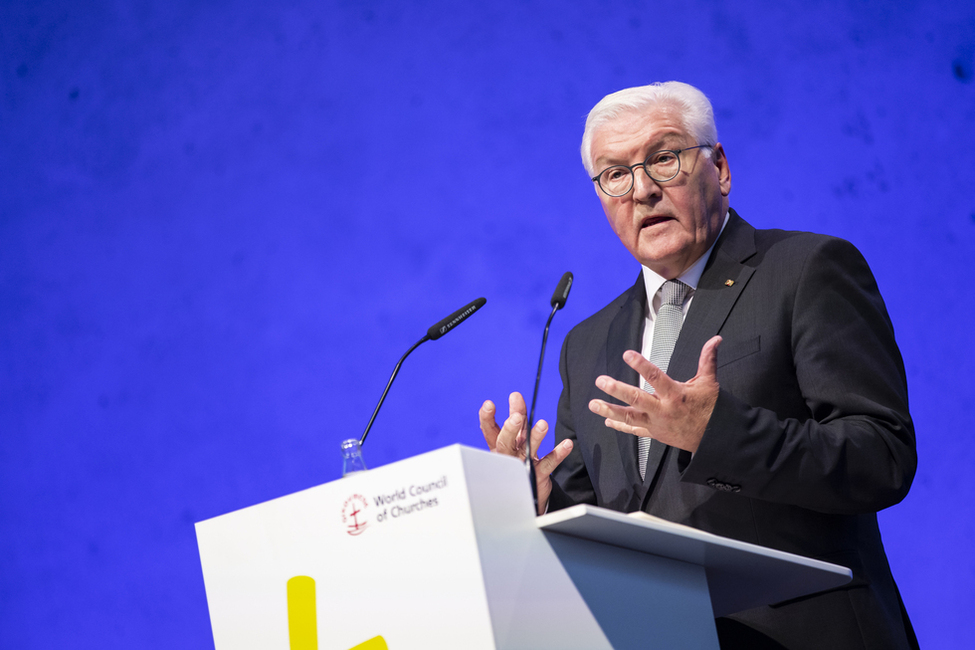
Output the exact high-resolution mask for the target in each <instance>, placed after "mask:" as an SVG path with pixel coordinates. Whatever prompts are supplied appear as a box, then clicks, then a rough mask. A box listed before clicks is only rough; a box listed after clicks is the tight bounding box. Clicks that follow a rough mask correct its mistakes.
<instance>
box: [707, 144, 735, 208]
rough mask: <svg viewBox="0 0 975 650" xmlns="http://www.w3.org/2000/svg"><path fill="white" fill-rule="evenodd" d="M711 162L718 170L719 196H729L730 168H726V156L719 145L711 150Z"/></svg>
mask: <svg viewBox="0 0 975 650" xmlns="http://www.w3.org/2000/svg"><path fill="white" fill-rule="evenodd" d="M711 161H712V162H713V163H714V166H715V167H716V168H717V170H718V186H719V187H720V188H721V196H728V195H729V194H731V168H730V167H729V166H728V156H726V155H725V153H724V147H722V146H721V143H720V142H719V143H718V144H716V145H714V148H713V149H712V150H711Z"/></svg>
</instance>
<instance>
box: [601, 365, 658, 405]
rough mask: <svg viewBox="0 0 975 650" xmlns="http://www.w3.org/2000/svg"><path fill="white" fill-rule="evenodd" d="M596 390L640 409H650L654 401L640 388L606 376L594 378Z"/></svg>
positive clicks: (653, 398) (651, 396) (652, 397)
mask: <svg viewBox="0 0 975 650" xmlns="http://www.w3.org/2000/svg"><path fill="white" fill-rule="evenodd" d="M651 365H652V364H651ZM596 388H598V389H599V390H601V391H603V392H604V393H606V394H607V395H609V396H611V397H615V398H616V399H618V400H620V401H621V402H623V403H625V404H630V405H631V406H639V407H640V408H652V404H651V403H652V402H653V401H654V400H656V398H655V397H654V396H653V395H651V394H650V393H648V392H646V391H645V390H643V389H642V388H639V387H637V386H631V385H630V384H627V383H625V382H622V381H619V380H616V379H613V378H612V377H609V376H607V375H600V376H599V377H597V378H596ZM600 401H601V400H600Z"/></svg>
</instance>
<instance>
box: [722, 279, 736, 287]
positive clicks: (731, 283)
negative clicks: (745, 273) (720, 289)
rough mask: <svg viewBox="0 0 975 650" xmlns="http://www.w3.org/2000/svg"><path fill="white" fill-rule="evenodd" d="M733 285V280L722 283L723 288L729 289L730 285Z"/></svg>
mask: <svg viewBox="0 0 975 650" xmlns="http://www.w3.org/2000/svg"><path fill="white" fill-rule="evenodd" d="M734 283H735V281H734V280H725V281H724V286H726V287H730V286H731V285H733V284H734Z"/></svg>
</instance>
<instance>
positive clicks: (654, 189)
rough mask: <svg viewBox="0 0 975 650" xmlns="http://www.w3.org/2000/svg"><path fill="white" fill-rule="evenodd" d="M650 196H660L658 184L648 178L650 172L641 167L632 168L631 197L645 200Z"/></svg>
mask: <svg viewBox="0 0 975 650" xmlns="http://www.w3.org/2000/svg"><path fill="white" fill-rule="evenodd" d="M652 196H660V185H658V184H657V181H655V180H653V179H652V178H650V174H648V173H647V170H646V169H644V168H643V167H637V168H636V169H634V170H633V199H634V200H636V201H642V200H646V199H647V198H649V197H652Z"/></svg>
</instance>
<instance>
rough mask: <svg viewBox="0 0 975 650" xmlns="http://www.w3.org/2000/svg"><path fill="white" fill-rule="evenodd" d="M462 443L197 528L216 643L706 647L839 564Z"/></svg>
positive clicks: (541, 649) (392, 647) (267, 649)
mask: <svg viewBox="0 0 975 650" xmlns="http://www.w3.org/2000/svg"><path fill="white" fill-rule="evenodd" d="M527 482H528V478H527V474H526V472H525V468H524V465H523V464H522V463H520V462H518V461H517V460H515V459H513V458H509V457H504V456H500V455H497V454H491V453H488V452H485V451H481V450H477V449H471V448H468V447H463V446H460V445H453V446H450V447H445V448H443V449H439V450H437V451H433V452H430V453H427V454H422V455H420V456H416V457H414V458H410V459H407V460H404V461H400V462H397V463H392V464H390V465H387V466H385V467H380V468H378V469H374V470H370V471H368V472H362V473H359V474H354V475H350V476H347V477H345V478H343V479H340V480H338V481H333V482H331V483H327V484H325V485H320V486H317V487H314V488H311V489H308V490H304V491H302V492H298V493H295V494H291V495H289V496H286V497H281V498H279V499H274V500H272V501H268V502H266V503H261V504H259V505H255V506H251V507H249V508H244V509H243V510H238V511H236V512H231V513H229V514H226V515H222V516H220V517H215V518H213V519H209V520H206V521H202V522H199V523H197V524H196V533H197V540H198V543H199V549H200V559H201V562H202V565H203V577H204V582H205V584H206V593H207V601H208V605H209V609H210V622H211V626H212V628H213V638H214V643H215V646H216V648H217V650H240V649H246V648H254V649H260V650H274V649H280V650H317V649H320V650H352V649H356V650H384V649H387V650H407V649H416V650H421V649H422V650H434V649H444V650H448V649H449V650H458V649H465V650H479V649H484V650H488V649H491V650H495V649H509V648H510V649H515V648H519V649H525V650H545V649H547V648H552V649H553V650H554V649H558V650H567V649H571V648H578V649H580V650H601V649H610V648H615V649H617V650H620V649H626V648H639V649H640V650H645V649H647V648H666V649H667V650H674V649H679V648H688V649H690V648H693V649H709V650H716V649H717V648H718V642H717V635H716V633H715V628H714V617H715V616H721V615H724V614H729V613H733V612H735V611H740V610H743V609H747V608H750V607H755V606H759V605H764V604H769V603H775V602H779V601H782V600H786V599H789V598H795V597H798V596H801V595H805V594H808V593H813V592H815V591H820V590H823V589H829V588H832V587H836V586H840V585H842V584H844V583H846V582H847V581H849V580H850V577H851V574H850V571H849V569H846V568H843V567H839V566H836V565H832V564H828V563H825V562H820V561H817V560H811V559H808V558H803V557H799V556H797V555H792V554H789V553H783V552H781V551H776V550H772V549H767V548H763V547H760V546H754V545H751V544H746V543H743V542H739V541H736V540H731V539H727V538H723V537H719V536H716V535H711V534H709V533H705V532H702V531H698V530H695V529H692V528H688V527H686V526H680V525H677V524H672V523H669V522H665V521H661V520H656V519H653V518H648V517H645V516H632V515H625V514H621V513H617V512H612V511H608V510H604V509H601V508H595V507H592V506H576V507H574V508H569V509H567V510H561V511H558V512H554V513H550V514H547V515H544V516H542V517H536V516H535V514H534V512H533V508H532V502H531V493H530V491H529V489H528V484H527Z"/></svg>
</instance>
